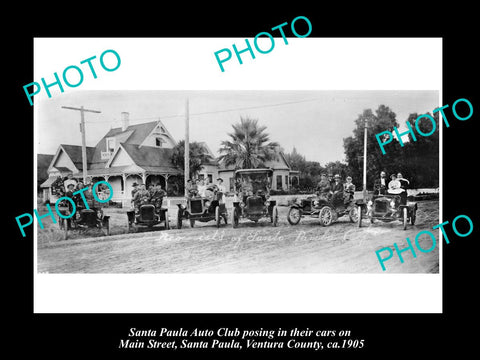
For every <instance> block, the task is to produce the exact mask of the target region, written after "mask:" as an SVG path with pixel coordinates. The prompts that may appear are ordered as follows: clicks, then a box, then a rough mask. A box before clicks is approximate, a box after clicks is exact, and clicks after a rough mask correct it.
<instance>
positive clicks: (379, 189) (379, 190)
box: [373, 177, 388, 195]
mask: <svg viewBox="0 0 480 360" xmlns="http://www.w3.org/2000/svg"><path fill="white" fill-rule="evenodd" d="M384 180H385V181H384V183H383V184H382V179H381V178H378V179H375V182H374V184H373V190H374V192H373V193H374V194H375V195H380V194H381V195H385V194H386V193H387V188H388V180H387V177H385V178H384Z"/></svg>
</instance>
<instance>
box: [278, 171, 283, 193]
mask: <svg viewBox="0 0 480 360" xmlns="http://www.w3.org/2000/svg"><path fill="white" fill-rule="evenodd" d="M282 189H283V186H282V175H277V190H282Z"/></svg>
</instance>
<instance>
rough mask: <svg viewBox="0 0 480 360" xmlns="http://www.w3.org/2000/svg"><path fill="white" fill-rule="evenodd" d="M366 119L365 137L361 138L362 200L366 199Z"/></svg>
mask: <svg viewBox="0 0 480 360" xmlns="http://www.w3.org/2000/svg"><path fill="white" fill-rule="evenodd" d="M367 125H368V123H367V119H365V135H364V138H363V200H366V199H367Z"/></svg>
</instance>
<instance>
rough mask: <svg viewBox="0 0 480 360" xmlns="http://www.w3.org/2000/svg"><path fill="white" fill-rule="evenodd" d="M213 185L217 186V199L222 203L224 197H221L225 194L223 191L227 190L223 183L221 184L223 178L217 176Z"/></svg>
mask: <svg viewBox="0 0 480 360" xmlns="http://www.w3.org/2000/svg"><path fill="white" fill-rule="evenodd" d="M215 186H216V188H217V193H219V194H221V195H219V199H218V201H219V202H220V203H223V202H224V199H223V198H224V196H225V192H226V191H227V190H226V189H225V185H223V179H222V178H218V179H217V183H216V185H215Z"/></svg>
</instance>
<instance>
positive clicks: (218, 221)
mask: <svg viewBox="0 0 480 360" xmlns="http://www.w3.org/2000/svg"><path fill="white" fill-rule="evenodd" d="M215 223H216V224H217V228H219V227H220V206H217V207H216V208H215Z"/></svg>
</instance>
